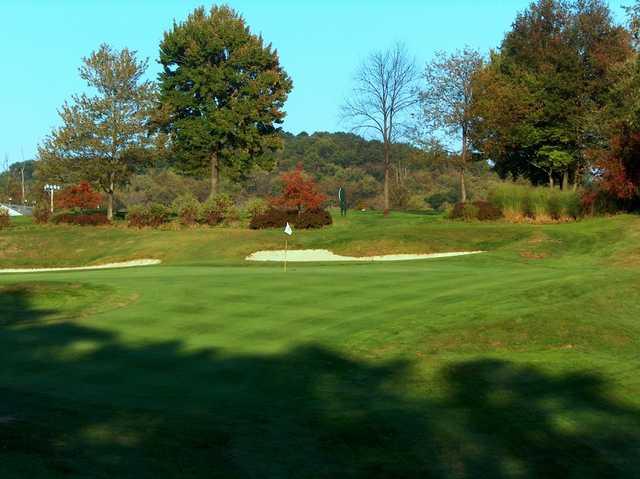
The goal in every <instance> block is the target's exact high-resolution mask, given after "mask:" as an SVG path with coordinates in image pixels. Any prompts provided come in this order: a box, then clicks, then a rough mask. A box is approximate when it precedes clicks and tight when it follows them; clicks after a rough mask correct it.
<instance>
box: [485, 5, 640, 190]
mask: <svg viewBox="0 0 640 479" xmlns="http://www.w3.org/2000/svg"><path fill="white" fill-rule="evenodd" d="M631 54H632V49H631V37H630V35H629V33H628V31H626V30H625V29H624V28H623V27H622V26H620V25H617V24H615V22H614V21H613V19H612V16H611V12H610V10H609V8H608V6H607V4H606V3H605V2H604V1H602V0H574V1H560V0H538V1H537V2H535V3H532V4H531V6H530V7H529V8H528V9H527V10H525V11H524V12H522V13H521V14H519V15H518V17H517V18H516V20H515V22H514V23H513V27H512V29H511V31H510V32H508V33H507V35H506V36H505V39H504V41H503V42H502V45H501V48H500V50H499V52H497V53H494V54H493V55H492V57H491V62H490V64H488V65H487V66H486V67H485V69H484V71H483V72H481V73H480V74H478V75H477V77H476V85H475V88H476V89H477V91H476V94H474V101H475V102H476V103H475V105H474V114H475V116H476V119H477V121H476V122H475V123H474V129H473V132H472V136H473V139H474V146H475V147H476V148H477V149H478V150H480V151H481V152H483V153H484V154H485V156H486V157H487V158H489V159H491V160H493V161H494V162H495V165H496V170H497V171H498V172H499V173H500V174H501V175H503V176H504V175H507V174H509V173H510V174H513V175H522V176H526V177H528V178H529V179H531V180H532V181H534V182H543V181H547V182H549V184H551V185H553V184H554V182H556V181H558V180H562V183H563V186H565V187H566V186H567V185H568V183H569V181H570V179H571V178H573V179H575V180H576V183H577V182H578V180H579V177H580V176H581V173H582V172H584V171H587V170H588V167H589V164H588V157H587V154H586V153H587V152H588V151H589V150H590V149H591V148H593V147H594V146H596V145H598V144H600V143H602V142H603V141H606V137H605V136H603V135H602V131H601V129H600V125H599V124H598V122H597V118H598V114H599V112H600V111H602V110H603V109H606V108H607V107H608V101H609V98H610V91H611V88H612V86H613V85H615V84H616V76H617V75H618V72H619V68H618V66H619V65H620V64H622V63H624V62H625V61H626V60H627V59H628V58H629V56H630V55H631Z"/></svg>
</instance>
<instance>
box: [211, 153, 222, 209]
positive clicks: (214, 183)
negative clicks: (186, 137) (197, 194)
mask: <svg viewBox="0 0 640 479" xmlns="http://www.w3.org/2000/svg"><path fill="white" fill-rule="evenodd" d="M219 187H220V163H219V162H218V155H217V154H216V153H212V154H211V193H210V195H209V196H210V197H211V198H213V197H214V196H216V195H217V194H218V190H219Z"/></svg>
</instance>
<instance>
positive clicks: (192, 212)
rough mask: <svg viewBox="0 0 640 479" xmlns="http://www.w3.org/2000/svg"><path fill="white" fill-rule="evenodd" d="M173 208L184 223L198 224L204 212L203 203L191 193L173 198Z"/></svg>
mask: <svg viewBox="0 0 640 479" xmlns="http://www.w3.org/2000/svg"><path fill="white" fill-rule="evenodd" d="M171 208H172V210H173V212H174V214H175V215H176V216H177V217H178V218H179V219H180V222H181V223H182V224H183V225H194V224H196V223H197V222H198V221H199V220H200V217H201V214H202V205H201V204H200V202H199V201H198V200H197V198H196V197H195V196H193V195H192V194H190V193H186V194H184V195H180V196H178V197H177V198H176V199H175V200H173V204H172V205H171Z"/></svg>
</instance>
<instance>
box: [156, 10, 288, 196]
mask: <svg viewBox="0 0 640 479" xmlns="http://www.w3.org/2000/svg"><path fill="white" fill-rule="evenodd" d="M160 63H161V64H162V67H163V70H162V72H161V74H160V76H159V80H160V91H161V98H160V101H161V110H160V121H161V122H162V124H163V125H164V126H165V127H166V128H167V130H168V131H169V132H170V133H171V135H172V140H173V149H174V153H175V155H176V159H177V161H178V166H179V167H180V169H182V170H183V171H186V172H191V173H201V172H202V171H203V170H204V169H205V168H208V167H209V168H211V175H212V176H211V179H212V193H215V192H216V190H217V187H218V177H219V172H220V169H223V170H224V171H225V173H226V174H229V175H231V176H241V175H242V174H243V172H246V171H249V170H250V169H251V167H252V166H253V165H255V164H260V162H261V161H266V158H267V156H265V155H264V153H266V152H269V151H274V150H276V149H278V148H280V147H281V138H280V128H279V126H278V125H280V124H281V123H282V121H283V118H284V116H285V113H284V111H283V107H284V103H285V101H286V99H287V96H288V94H289V92H290V91H291V88H292V82H291V80H290V78H289V76H288V75H287V74H286V72H285V71H284V70H283V69H282V67H281V66H280V63H279V59H278V54H277V52H276V51H275V50H274V49H273V48H272V47H271V45H267V44H265V43H264V41H263V39H262V37H261V36H258V35H254V34H252V33H251V31H250V30H249V27H248V26H247V25H246V23H245V21H244V19H243V18H242V17H241V16H240V15H239V14H238V13H237V12H236V11H234V10H233V9H231V8H229V7H228V6H220V7H219V6H214V7H212V8H211V10H210V11H209V12H206V11H205V9H204V8H198V9H196V10H195V11H194V12H193V13H192V14H191V15H189V17H188V18H187V20H186V21H184V22H182V23H175V22H174V25H173V29H172V30H171V31H169V32H167V33H165V35H164V39H163V40H162V42H161V44H160Z"/></svg>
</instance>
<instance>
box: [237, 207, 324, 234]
mask: <svg viewBox="0 0 640 479" xmlns="http://www.w3.org/2000/svg"><path fill="white" fill-rule="evenodd" d="M287 223H289V224H290V225H292V226H293V227H294V228H297V229H310V228H322V227H323V226H328V225H330V224H332V223H333V219H332V218H331V215H330V214H329V212H328V211H326V210H322V209H314V210H306V211H302V212H301V213H298V211H297V210H281V209H277V208H269V209H268V210H267V211H265V212H264V213H260V214H256V215H254V216H253V218H251V223H250V224H249V228H251V229H254V230H257V229H267V228H284V226H285V225H286V224H287Z"/></svg>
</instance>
